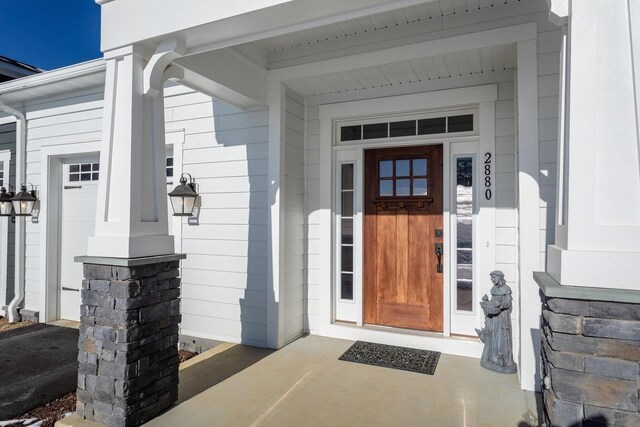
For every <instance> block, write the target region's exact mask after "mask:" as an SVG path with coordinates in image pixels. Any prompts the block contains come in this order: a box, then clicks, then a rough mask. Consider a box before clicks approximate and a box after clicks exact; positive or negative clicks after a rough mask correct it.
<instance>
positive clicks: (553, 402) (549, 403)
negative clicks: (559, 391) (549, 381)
mask: <svg viewBox="0 0 640 427" xmlns="http://www.w3.org/2000/svg"><path fill="white" fill-rule="evenodd" d="M544 404H545V408H547V411H546V416H547V418H548V423H547V424H548V425H550V426H555V427H573V426H575V424H574V423H575V421H576V420H581V419H582V417H583V413H584V412H583V407H582V405H580V404H577V403H572V402H565V401H563V400H560V399H557V398H556V397H555V396H554V395H553V393H549V392H548V391H546V390H545V392H544Z"/></svg>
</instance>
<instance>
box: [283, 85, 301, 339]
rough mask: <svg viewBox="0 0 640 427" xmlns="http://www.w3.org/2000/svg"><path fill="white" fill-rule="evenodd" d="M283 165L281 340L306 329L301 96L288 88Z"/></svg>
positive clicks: (295, 336)
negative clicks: (282, 312)
mask: <svg viewBox="0 0 640 427" xmlns="http://www.w3.org/2000/svg"><path fill="white" fill-rule="evenodd" d="M285 93H286V96H285V120H284V123H285V143H284V145H285V149H284V151H285V153H284V158H285V166H284V222H283V223H284V287H285V289H284V332H283V334H284V342H285V343H288V342H290V341H292V340H294V339H296V338H298V337H299V336H300V335H301V334H302V333H303V332H304V330H305V319H304V305H305V304H304V300H305V293H306V292H305V287H304V282H305V279H304V274H305V271H304V270H305V268H304V265H305V264H304V263H305V249H304V248H305V235H306V227H305V224H306V221H305V208H304V194H305V192H304V188H305V172H304V168H305V165H304V163H305V161H304V156H305V138H304V124H305V120H304V113H305V107H304V98H302V97H301V96H300V95H299V94H297V93H296V92H294V91H293V90H291V89H289V88H287V90H286V92H285Z"/></svg>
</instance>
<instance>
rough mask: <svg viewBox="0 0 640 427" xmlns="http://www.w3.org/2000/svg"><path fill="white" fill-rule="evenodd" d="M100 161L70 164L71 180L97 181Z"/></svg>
mask: <svg viewBox="0 0 640 427" xmlns="http://www.w3.org/2000/svg"><path fill="white" fill-rule="evenodd" d="M99 171H100V163H79V164H75V165H69V182H78V181H97V180H98V178H99V175H100V173H99Z"/></svg>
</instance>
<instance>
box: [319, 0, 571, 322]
mask: <svg viewBox="0 0 640 427" xmlns="http://www.w3.org/2000/svg"><path fill="white" fill-rule="evenodd" d="M492 9H493V8H492ZM498 9H500V10H498ZM495 10H496V12H495V13H490V12H489V11H480V12H478V13H468V14H464V15H460V16H458V17H453V18H451V19H446V18H443V20H442V24H443V25H442V27H443V29H444V30H443V31H446V32H445V33H443V35H442V37H448V36H450V35H456V34H463V33H465V32H468V31H470V30H471V29H476V30H488V29H492V28H500V27H507V26H512V25H517V24H522V23H527V22H536V23H537V25H538V42H537V50H538V55H537V59H538V109H539V125H538V128H539V174H540V175H539V180H540V181H539V183H540V241H541V248H540V249H541V252H540V266H541V268H544V266H545V262H546V247H547V245H548V244H550V243H553V241H554V236H555V235H554V224H555V206H556V200H555V199H556V185H557V183H556V168H557V166H556V163H557V124H558V118H557V116H558V93H559V57H560V45H561V30H560V29H559V28H558V27H556V26H555V25H554V24H552V23H550V22H549V20H548V9H547V6H546V4H545V2H544V1H540V0H525V1H523V2H522V4H518V5H509V6H505V7H503V8H495ZM429 38H430V39H437V38H439V37H438V32H437V31H433V32H430V34H429ZM373 45H375V44H372V45H367V46H366V50H373ZM353 50H354V53H355V48H353ZM323 55H324V56H325V57H331V56H332V55H331V54H330V53H327V52H324V53H323ZM336 56H339V55H336ZM501 73H504V72H501ZM509 74H511V75H510V76H509V77H508V78H506V79H502V80H498V81H494V83H498V100H497V102H496V104H495V106H496V115H495V121H496V127H495V131H496V149H495V150H496V152H495V154H496V162H495V172H496V195H495V197H496V230H495V233H496V235H495V242H496V246H495V251H496V268H497V269H500V270H502V271H503V272H504V273H505V277H506V279H507V281H508V283H509V285H510V286H511V287H512V289H513V290H514V297H515V298H516V301H517V300H518V299H517V298H518V283H517V278H518V276H519V271H518V239H517V234H518V217H517V203H518V202H517V200H518V199H517V197H518V194H517V173H516V171H517V153H518V152H517V149H518V148H517V143H516V140H517V136H516V132H517V129H516V120H515V119H516V117H517V116H516V111H515V110H516V106H515V100H516V99H517V94H516V93H515V88H514V74H515V73H514V72H511V73H509ZM496 75H497V73H496ZM488 78H490V76H487V73H485V74H484V75H483V77H479V76H477V75H476V76H468V77H464V78H456V83H455V85H454V84H451V86H450V87H447V86H446V85H447V83H446V81H439V89H449V88H455V87H469V86H475V85H480V84H486V83H487V79H488ZM452 80H453V79H452ZM403 86H404V85H403ZM403 90H406V88H405V89H403ZM363 92H366V91H363ZM361 96H362V99H365V98H367V96H366V94H364V93H363V94H362V95H361ZM306 120H307V123H306V141H307V142H306V143H307V149H306V188H307V191H306V210H307V221H308V225H307V228H308V240H307V248H306V250H307V271H306V276H307V289H308V290H307V292H308V300H307V312H306V315H307V320H308V329H309V331H310V332H311V333H318V321H319V320H318V318H319V314H320V313H319V299H320V286H321V284H320V279H319V256H320V254H319V237H320V236H319V215H318V214H319V194H320V188H319V185H320V182H319V177H320V163H319V162H320V121H319V109H318V107H317V106H315V105H313V102H310V103H308V107H307V109H306ZM479 280H488V278H480V279H479ZM324 286H327V285H326V284H324ZM514 308H515V309H514V313H513V316H514V317H517V316H519V314H518V310H519V304H518V305H514Z"/></svg>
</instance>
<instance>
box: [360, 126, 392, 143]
mask: <svg viewBox="0 0 640 427" xmlns="http://www.w3.org/2000/svg"><path fill="white" fill-rule="evenodd" d="M388 127H389V124H388V123H375V124H372V125H364V126H363V127H362V139H376V138H387V137H388V136H389V134H388V131H389V128H388Z"/></svg>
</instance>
